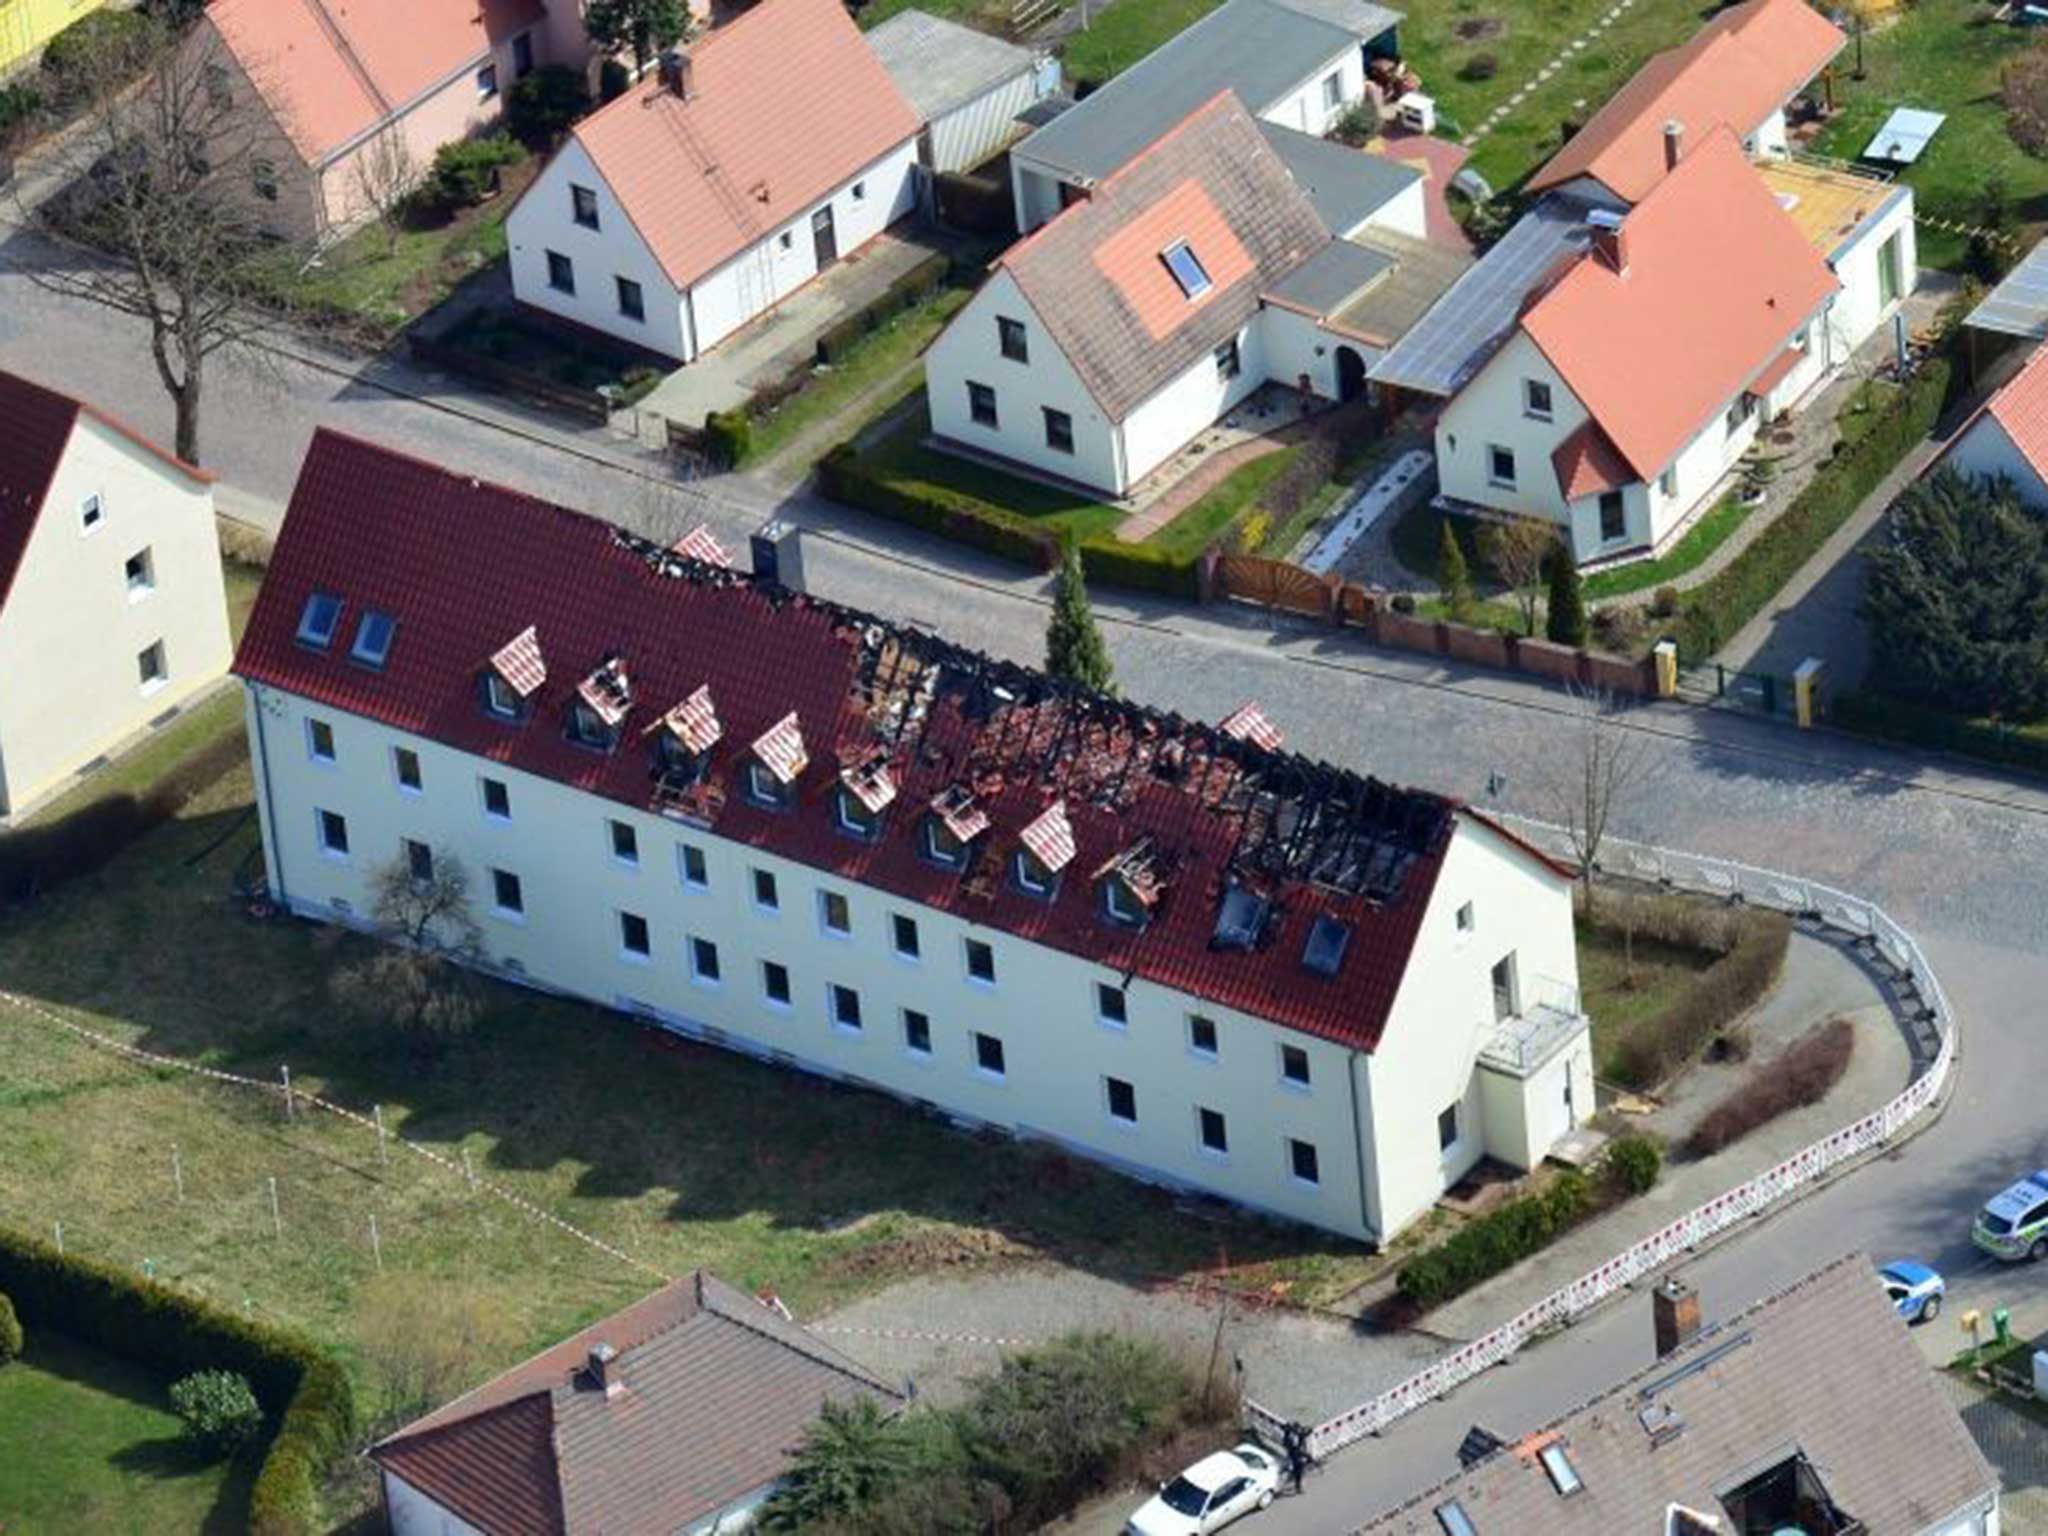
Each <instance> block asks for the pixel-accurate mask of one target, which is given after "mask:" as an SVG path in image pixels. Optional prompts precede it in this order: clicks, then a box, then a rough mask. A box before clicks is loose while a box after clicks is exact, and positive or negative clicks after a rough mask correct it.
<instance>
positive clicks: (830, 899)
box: [818, 891, 853, 939]
mask: <svg viewBox="0 0 2048 1536" xmlns="http://www.w3.org/2000/svg"><path fill="white" fill-rule="evenodd" d="M818 926H819V927H820V928H822V929H824V930H825V931H826V932H827V933H830V934H836V935H837V936H838V937H840V938H842V939H843V938H845V937H846V936H847V935H848V934H850V933H852V932H853V913H852V911H851V909H849V908H848V907H847V905H846V898H845V897H844V896H842V895H840V894H839V893H838V892H837V891H820V892H818Z"/></svg>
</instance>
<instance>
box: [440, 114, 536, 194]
mask: <svg viewBox="0 0 2048 1536" xmlns="http://www.w3.org/2000/svg"><path fill="white" fill-rule="evenodd" d="M525 158H526V151H525V150H524V149H522V148H520V146H519V141H518V140H517V139H513V138H508V137H506V136H505V135H504V134H502V133H487V134H485V135H484V136H483V137H481V138H476V139H457V140H456V141H455V142H454V143H452V144H443V145H442V146H441V147H440V148H439V149H437V150H435V151H434V163H433V166H432V168H431V169H429V170H428V172H427V180H426V187H425V189H424V196H425V197H426V199H427V201H428V202H430V203H432V204H434V205H435V206H436V207H438V208H441V209H443V210H446V211H451V212H452V211H453V210H455V209H457V208H473V207H475V206H476V205H477V204H478V203H480V202H482V201H483V200H484V199H485V198H486V197H488V196H490V195H491V193H492V192H494V191H496V190H497V186H498V173H499V172H500V171H502V170H503V169H504V168H505V167H506V166H508V165H517V164H518V163H519V162H520V161H521V160H523V159H525Z"/></svg>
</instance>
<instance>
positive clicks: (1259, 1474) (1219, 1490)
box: [1124, 1444, 1280, 1536]
mask: <svg viewBox="0 0 2048 1536" xmlns="http://www.w3.org/2000/svg"><path fill="white" fill-rule="evenodd" d="M1279 1488H1280V1458H1279V1457H1277V1456H1275V1455H1274V1454H1273V1453H1272V1452H1271V1451H1269V1450H1267V1449H1265V1447H1263V1446H1258V1445H1249V1444H1247V1445H1240V1446H1238V1447H1236V1448H1235V1449H1234V1450H1228V1451H1217V1452H1215V1453H1214V1454H1213V1455H1209V1456H1204V1457H1203V1458H1202V1459H1201V1460H1200V1461H1198V1462H1196V1463H1195V1464H1194V1465H1193V1466H1192V1467H1189V1468H1188V1469H1187V1471H1185V1472H1183V1473H1181V1475H1180V1476H1179V1477H1176V1478H1175V1479H1174V1480H1173V1481H1172V1482H1170V1483H1163V1484H1161V1485H1160V1489H1159V1492H1158V1493H1156V1494H1154V1495H1153V1496H1152V1497H1151V1498H1150V1499H1148V1500H1146V1501H1145V1505H1144V1507H1143V1508H1142V1509H1140V1510H1139V1511H1138V1512H1137V1513H1136V1514H1135V1515H1132V1516H1131V1518H1130V1519H1129V1520H1127V1521H1125V1522H1124V1536H1209V1533H1210V1532H1211V1531H1220V1530H1222V1529H1223V1527H1224V1526H1226V1525H1228V1524H1230V1522H1231V1521H1233V1520H1235V1519H1237V1518H1238V1517H1239V1516H1241V1515H1248V1514H1250V1513H1251V1512H1252V1511H1253V1510H1255V1509H1264V1508H1265V1507H1266V1506H1267V1505H1268V1504H1270V1503H1272V1502H1273V1495H1274V1494H1275V1493H1277V1492H1278V1491H1279Z"/></svg>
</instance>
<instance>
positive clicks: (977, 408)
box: [967, 379, 997, 427]
mask: <svg viewBox="0 0 2048 1536" xmlns="http://www.w3.org/2000/svg"><path fill="white" fill-rule="evenodd" d="M967 414H968V415H969V416H970V417H972V418H973V419H974V422H975V424H976V425H977V426H983V427H993V426H995V425H997V422H996V392H995V391H994V390H992V389H990V388H989V387H988V386H987V385H986V384H976V383H975V382H973V381H972V380H971V379H970V380H969V381H968V384H967Z"/></svg>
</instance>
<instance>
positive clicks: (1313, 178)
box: [1259, 118, 1422, 235]
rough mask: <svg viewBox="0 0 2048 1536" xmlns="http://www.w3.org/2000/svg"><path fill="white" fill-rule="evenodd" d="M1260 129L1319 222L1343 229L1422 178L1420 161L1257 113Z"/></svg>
mask: <svg viewBox="0 0 2048 1536" xmlns="http://www.w3.org/2000/svg"><path fill="white" fill-rule="evenodd" d="M1259 132H1261V133H1263V134H1264V135H1265V136H1266V142H1267V143H1268V144H1270V145H1272V146H1273V152H1274V153H1275V154H1276V155H1278V156H1279V157H1280V163H1281V164H1282V165H1284V166H1286V167H1287V174H1288V175H1290V176H1292V177H1293V178H1294V184H1295V185H1296V186H1298V187H1300V188H1301V190H1302V191H1303V192H1305V193H1307V194H1308V200H1309V204H1310V206H1312V207H1313V208H1314V209H1315V211H1316V217H1318V218H1319V219H1321V220H1322V221H1323V228H1325V229H1327V230H1328V231H1329V232H1330V233H1331V234H1333V235H1348V234H1350V233H1351V231H1352V230H1354V229H1356V228H1358V226H1359V225H1361V224H1363V223H1364V222H1365V221H1366V220H1367V219H1369V218H1371V217H1372V216H1373V215H1374V214H1375V213H1378V212H1379V211H1380V209H1382V208H1384V207H1386V205H1387V204H1388V203H1391V202H1392V201H1393V200H1394V199H1395V198H1397V197H1399V196H1400V195H1401V194H1402V193H1403V192H1406V191H1407V190H1408V189H1409V188H1410V187H1412V186H1414V185H1415V183H1416V182H1418V181H1420V180H1422V170H1421V168H1420V167H1419V166H1413V165H1409V164H1406V163H1405V162H1403V161H1400V160H1394V159H1390V158H1389V157H1388V156H1386V155H1381V154H1374V153H1373V152H1372V151H1370V150H1364V149H1353V148H1352V147H1351V146H1350V145H1348V144H1339V143H1338V142H1337V141H1336V140H1334V139H1319V138H1317V137H1316V136H1315V135H1314V134H1312V133H1303V132H1302V131H1301V130H1300V129H1298V128H1288V127H1285V126H1283V125H1282V124H1280V123H1269V122H1267V121H1266V120H1265V119H1264V118H1260V119H1259Z"/></svg>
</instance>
